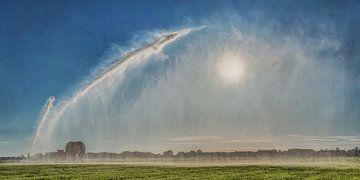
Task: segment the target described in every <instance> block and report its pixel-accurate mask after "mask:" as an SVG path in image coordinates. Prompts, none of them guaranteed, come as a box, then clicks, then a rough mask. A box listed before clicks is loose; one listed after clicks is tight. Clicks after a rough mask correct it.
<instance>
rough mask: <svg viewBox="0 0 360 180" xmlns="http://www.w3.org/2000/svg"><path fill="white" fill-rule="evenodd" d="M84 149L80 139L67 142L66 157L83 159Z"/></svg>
mask: <svg viewBox="0 0 360 180" xmlns="http://www.w3.org/2000/svg"><path fill="white" fill-rule="evenodd" d="M85 151H86V149H85V144H84V143H83V142H81V141H76V142H68V143H67V144H66V147H65V152H66V154H67V158H68V159H71V160H81V159H84V157H85Z"/></svg>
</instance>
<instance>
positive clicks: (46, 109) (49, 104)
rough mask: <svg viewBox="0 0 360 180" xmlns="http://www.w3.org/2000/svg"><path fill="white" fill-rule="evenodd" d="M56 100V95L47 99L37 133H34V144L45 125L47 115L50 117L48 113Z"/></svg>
mask: <svg viewBox="0 0 360 180" xmlns="http://www.w3.org/2000/svg"><path fill="white" fill-rule="evenodd" d="M54 102H55V97H54V96H50V97H49V98H48V100H47V101H46V104H45V106H44V108H43V111H42V113H41V116H40V120H39V125H38V127H37V128H36V130H35V133H34V137H33V140H32V146H33V145H34V144H35V142H36V140H37V139H38V136H39V133H40V131H41V130H42V129H43V127H44V123H45V120H46V119H47V117H48V115H49V113H50V110H51V108H52V107H53V105H54Z"/></svg>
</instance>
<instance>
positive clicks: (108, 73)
mask: <svg viewBox="0 0 360 180" xmlns="http://www.w3.org/2000/svg"><path fill="white" fill-rule="evenodd" d="M202 28H203V27H199V28H195V29H190V28H188V29H183V30H180V31H176V32H171V33H168V34H165V35H161V36H160V37H159V38H157V39H155V40H154V41H153V42H152V43H150V44H148V45H146V46H144V47H141V48H138V49H136V50H134V51H132V52H130V53H129V54H128V55H126V56H124V57H123V58H120V59H118V60H117V61H116V62H114V63H113V64H111V65H110V66H109V67H108V68H106V69H105V70H104V71H103V72H102V73H100V74H99V75H97V76H96V77H95V78H94V79H93V80H91V81H90V82H89V83H88V84H86V85H85V86H83V87H82V88H80V89H79V90H78V91H76V92H75V93H74V94H73V95H72V96H71V97H70V98H69V99H67V100H65V101H63V102H62V103H60V104H59V105H57V107H56V109H55V110H54V112H53V114H52V116H51V118H46V116H44V117H42V118H41V123H40V124H39V127H38V129H37V130H36V132H35V135H34V139H33V145H34V143H35V142H36V141H37V139H38V138H39V136H40V135H39V134H40V133H41V129H43V128H42V126H43V124H44V123H45V122H44V121H51V123H49V125H51V126H50V127H48V129H47V132H48V133H50V134H51V133H52V132H53V130H54V128H55V126H56V124H57V122H58V121H59V119H60V118H61V116H62V114H63V113H64V112H65V111H66V109H68V107H70V106H71V105H72V104H74V103H76V102H77V101H78V100H79V99H80V98H81V97H83V96H84V95H86V94H87V93H88V92H89V91H90V90H91V89H93V87H94V86H96V85H98V84H99V83H100V82H102V81H103V80H104V79H107V78H109V77H112V76H114V75H117V74H118V73H119V72H121V73H123V72H124V71H125V70H126V69H127V68H128V67H129V66H130V65H132V64H137V63H139V62H141V61H142V60H144V59H147V58H148V57H150V56H151V55H154V54H157V53H159V52H161V50H162V49H163V48H164V47H165V46H166V45H168V44H169V43H171V42H173V41H175V40H177V39H178V38H181V37H183V36H185V35H187V34H188V33H190V32H191V31H193V30H199V29H202ZM46 113H48V111H46ZM47 119H48V120H47Z"/></svg>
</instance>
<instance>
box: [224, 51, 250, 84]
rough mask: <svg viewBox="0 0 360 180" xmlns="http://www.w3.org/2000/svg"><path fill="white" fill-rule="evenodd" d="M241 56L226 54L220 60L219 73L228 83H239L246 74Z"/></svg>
mask: <svg viewBox="0 0 360 180" xmlns="http://www.w3.org/2000/svg"><path fill="white" fill-rule="evenodd" d="M242 61H243V59H242V57H241V56H239V55H236V54H224V55H223V56H221V57H220V59H219V60H218V67H217V69H218V74H219V76H220V77H221V78H223V79H224V80H225V81H226V82H228V83H238V82H240V81H241V80H242V79H243V78H244V76H245V65H244V63H243V62H242Z"/></svg>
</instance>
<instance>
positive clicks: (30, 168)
mask: <svg viewBox="0 0 360 180" xmlns="http://www.w3.org/2000/svg"><path fill="white" fill-rule="evenodd" d="M0 179H360V169H359V168H355V167H347V168H335V167H320V166H318V167H299V166H263V165H262V166H208V167H175V166H135V165H111V164H107V165H105V164H103V165H100V164H81V165H80V164H53V165H4V164H3V165H0Z"/></svg>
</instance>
